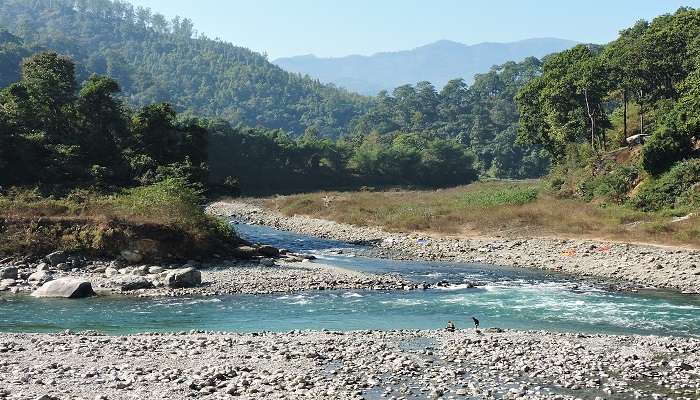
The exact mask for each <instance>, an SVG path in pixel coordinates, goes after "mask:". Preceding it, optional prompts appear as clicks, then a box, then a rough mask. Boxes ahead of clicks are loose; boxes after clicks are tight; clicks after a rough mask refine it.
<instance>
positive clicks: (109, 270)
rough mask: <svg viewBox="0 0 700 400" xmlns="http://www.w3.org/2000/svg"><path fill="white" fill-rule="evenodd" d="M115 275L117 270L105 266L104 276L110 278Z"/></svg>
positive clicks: (117, 273)
mask: <svg viewBox="0 0 700 400" xmlns="http://www.w3.org/2000/svg"><path fill="white" fill-rule="evenodd" d="M115 275H119V271H118V270H117V269H116V268H112V267H107V268H106V269H105V276H106V277H108V278H111V277H113V276H115Z"/></svg>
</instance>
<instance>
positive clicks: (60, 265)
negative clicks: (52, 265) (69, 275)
mask: <svg viewBox="0 0 700 400" xmlns="http://www.w3.org/2000/svg"><path fill="white" fill-rule="evenodd" d="M56 269H57V270H59V271H70V270H71V269H73V265H72V264H68V263H58V264H57V265H56Z"/></svg>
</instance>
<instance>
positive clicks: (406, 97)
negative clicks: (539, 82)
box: [352, 58, 549, 178]
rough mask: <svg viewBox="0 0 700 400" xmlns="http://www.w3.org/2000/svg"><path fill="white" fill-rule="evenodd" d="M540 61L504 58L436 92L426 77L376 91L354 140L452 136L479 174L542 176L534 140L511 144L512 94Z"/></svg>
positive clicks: (545, 159)
mask: <svg viewBox="0 0 700 400" xmlns="http://www.w3.org/2000/svg"><path fill="white" fill-rule="evenodd" d="M540 70H541V62H540V61H539V60H537V59H535V58H528V59H526V60H525V61H523V62H521V63H514V62H508V63H506V64H503V65H500V66H495V67H493V68H492V69H491V71H489V72H488V73H485V74H479V75H476V77H475V80H474V84H473V85H472V86H467V85H466V84H465V83H464V81H463V80H462V79H455V80H452V81H450V82H449V83H448V84H447V85H446V86H445V87H444V88H443V89H442V90H441V91H440V92H439V93H438V92H437V91H436V90H435V88H434V87H433V86H432V85H431V84H430V83H429V82H419V83H418V84H417V85H416V86H415V87H414V86H411V85H404V86H400V87H398V88H396V89H395V90H394V91H393V93H392V95H391V96H390V95H389V94H387V93H386V92H381V93H380V94H379V96H378V97H377V100H376V103H375V105H374V106H373V107H372V108H371V109H370V110H369V112H367V113H366V114H365V115H363V116H362V117H361V118H359V120H358V122H357V123H356V124H355V125H354V127H353V131H352V134H353V135H354V137H353V140H354V141H355V142H360V143H361V142H363V141H369V142H373V141H376V137H377V136H378V137H380V138H382V140H384V141H385V142H390V141H391V140H392V138H394V137H397V136H401V135H407V134H413V135H415V136H419V137H423V138H442V139H449V140H454V141H456V142H458V143H461V144H462V145H464V146H466V147H467V148H469V149H470V151H471V152H472V153H473V154H474V156H475V168H476V169H477V170H478V171H479V173H480V175H481V176H486V177H497V178H532V177H539V176H542V175H544V174H545V173H546V172H547V169H548V168H549V156H548V155H547V154H546V152H545V151H544V150H543V148H542V147H541V146H539V145H528V144H520V143H516V137H517V131H518V111H517V108H516V103H515V99H514V98H515V95H516V94H517V92H518V90H520V89H521V88H522V87H523V86H524V85H525V83H526V82H528V81H529V80H531V79H533V78H534V77H536V76H538V75H539V74H540Z"/></svg>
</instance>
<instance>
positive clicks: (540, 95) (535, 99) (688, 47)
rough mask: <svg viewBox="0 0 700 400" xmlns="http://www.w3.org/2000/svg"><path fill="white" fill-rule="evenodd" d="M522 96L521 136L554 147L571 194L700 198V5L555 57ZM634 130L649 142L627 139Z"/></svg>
mask: <svg viewBox="0 0 700 400" xmlns="http://www.w3.org/2000/svg"><path fill="white" fill-rule="evenodd" d="M517 102H518V107H519V112H520V123H519V139H520V140H521V141H524V142H530V143H535V144H540V145H542V146H544V148H546V149H547V150H548V152H549V153H550V156H551V157H552V159H553V160H554V161H555V169H554V172H553V176H552V182H553V185H554V186H555V187H556V188H557V189H559V190H561V192H562V193H567V194H572V195H575V196H579V197H584V198H588V199H594V198H599V199H601V200H603V201H614V202H618V203H631V204H633V205H634V206H636V207H637V208H640V209H644V210H657V209H663V208H674V207H676V206H683V207H682V208H687V207H688V206H689V205H691V204H694V205H695V206H700V159H698V140H699V139H700V117H699V116H700V10H697V9H691V8H681V9H679V10H678V11H677V12H676V13H675V14H672V15H671V14H668V15H662V16H660V17H658V18H656V19H654V20H653V21H652V22H646V21H640V22H638V23H637V24H635V25H634V26H633V27H631V28H629V29H625V30H624V31H622V32H621V34H620V36H619V38H618V39H617V40H615V41H613V42H611V43H609V44H608V45H606V46H587V45H579V46H577V47H575V48H573V49H571V50H567V51H563V52H561V53H557V54H555V55H552V56H550V57H547V58H546V59H545V61H544V64H543V67H542V74H541V76H538V77H536V78H534V79H532V80H530V81H529V82H528V83H527V84H526V85H525V87H523V88H522V89H521V90H520V92H519V93H518V95H517ZM636 135H640V136H636ZM631 136H632V138H631V139H630V140H629V141H631V142H632V143H631V144H632V145H634V144H638V143H640V142H641V143H644V144H643V146H632V147H631V148H630V149H628V148H627V147H622V148H621V146H626V145H627V142H628V141H627V140H626V139H628V138H630V137H631Z"/></svg>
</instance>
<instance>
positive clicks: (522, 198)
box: [460, 184, 539, 209]
mask: <svg viewBox="0 0 700 400" xmlns="http://www.w3.org/2000/svg"><path fill="white" fill-rule="evenodd" d="M538 192H539V190H538V188H537V187H533V186H527V185H520V184H514V185H503V186H484V187H482V188H481V189H480V190H473V191H468V192H466V193H465V194H464V197H463V198H462V199H461V201H460V205H462V206H464V207H467V208H470V209H478V208H484V209H487V208H493V207H499V206H522V205H525V204H528V203H531V202H533V201H535V200H537V194H538Z"/></svg>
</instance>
